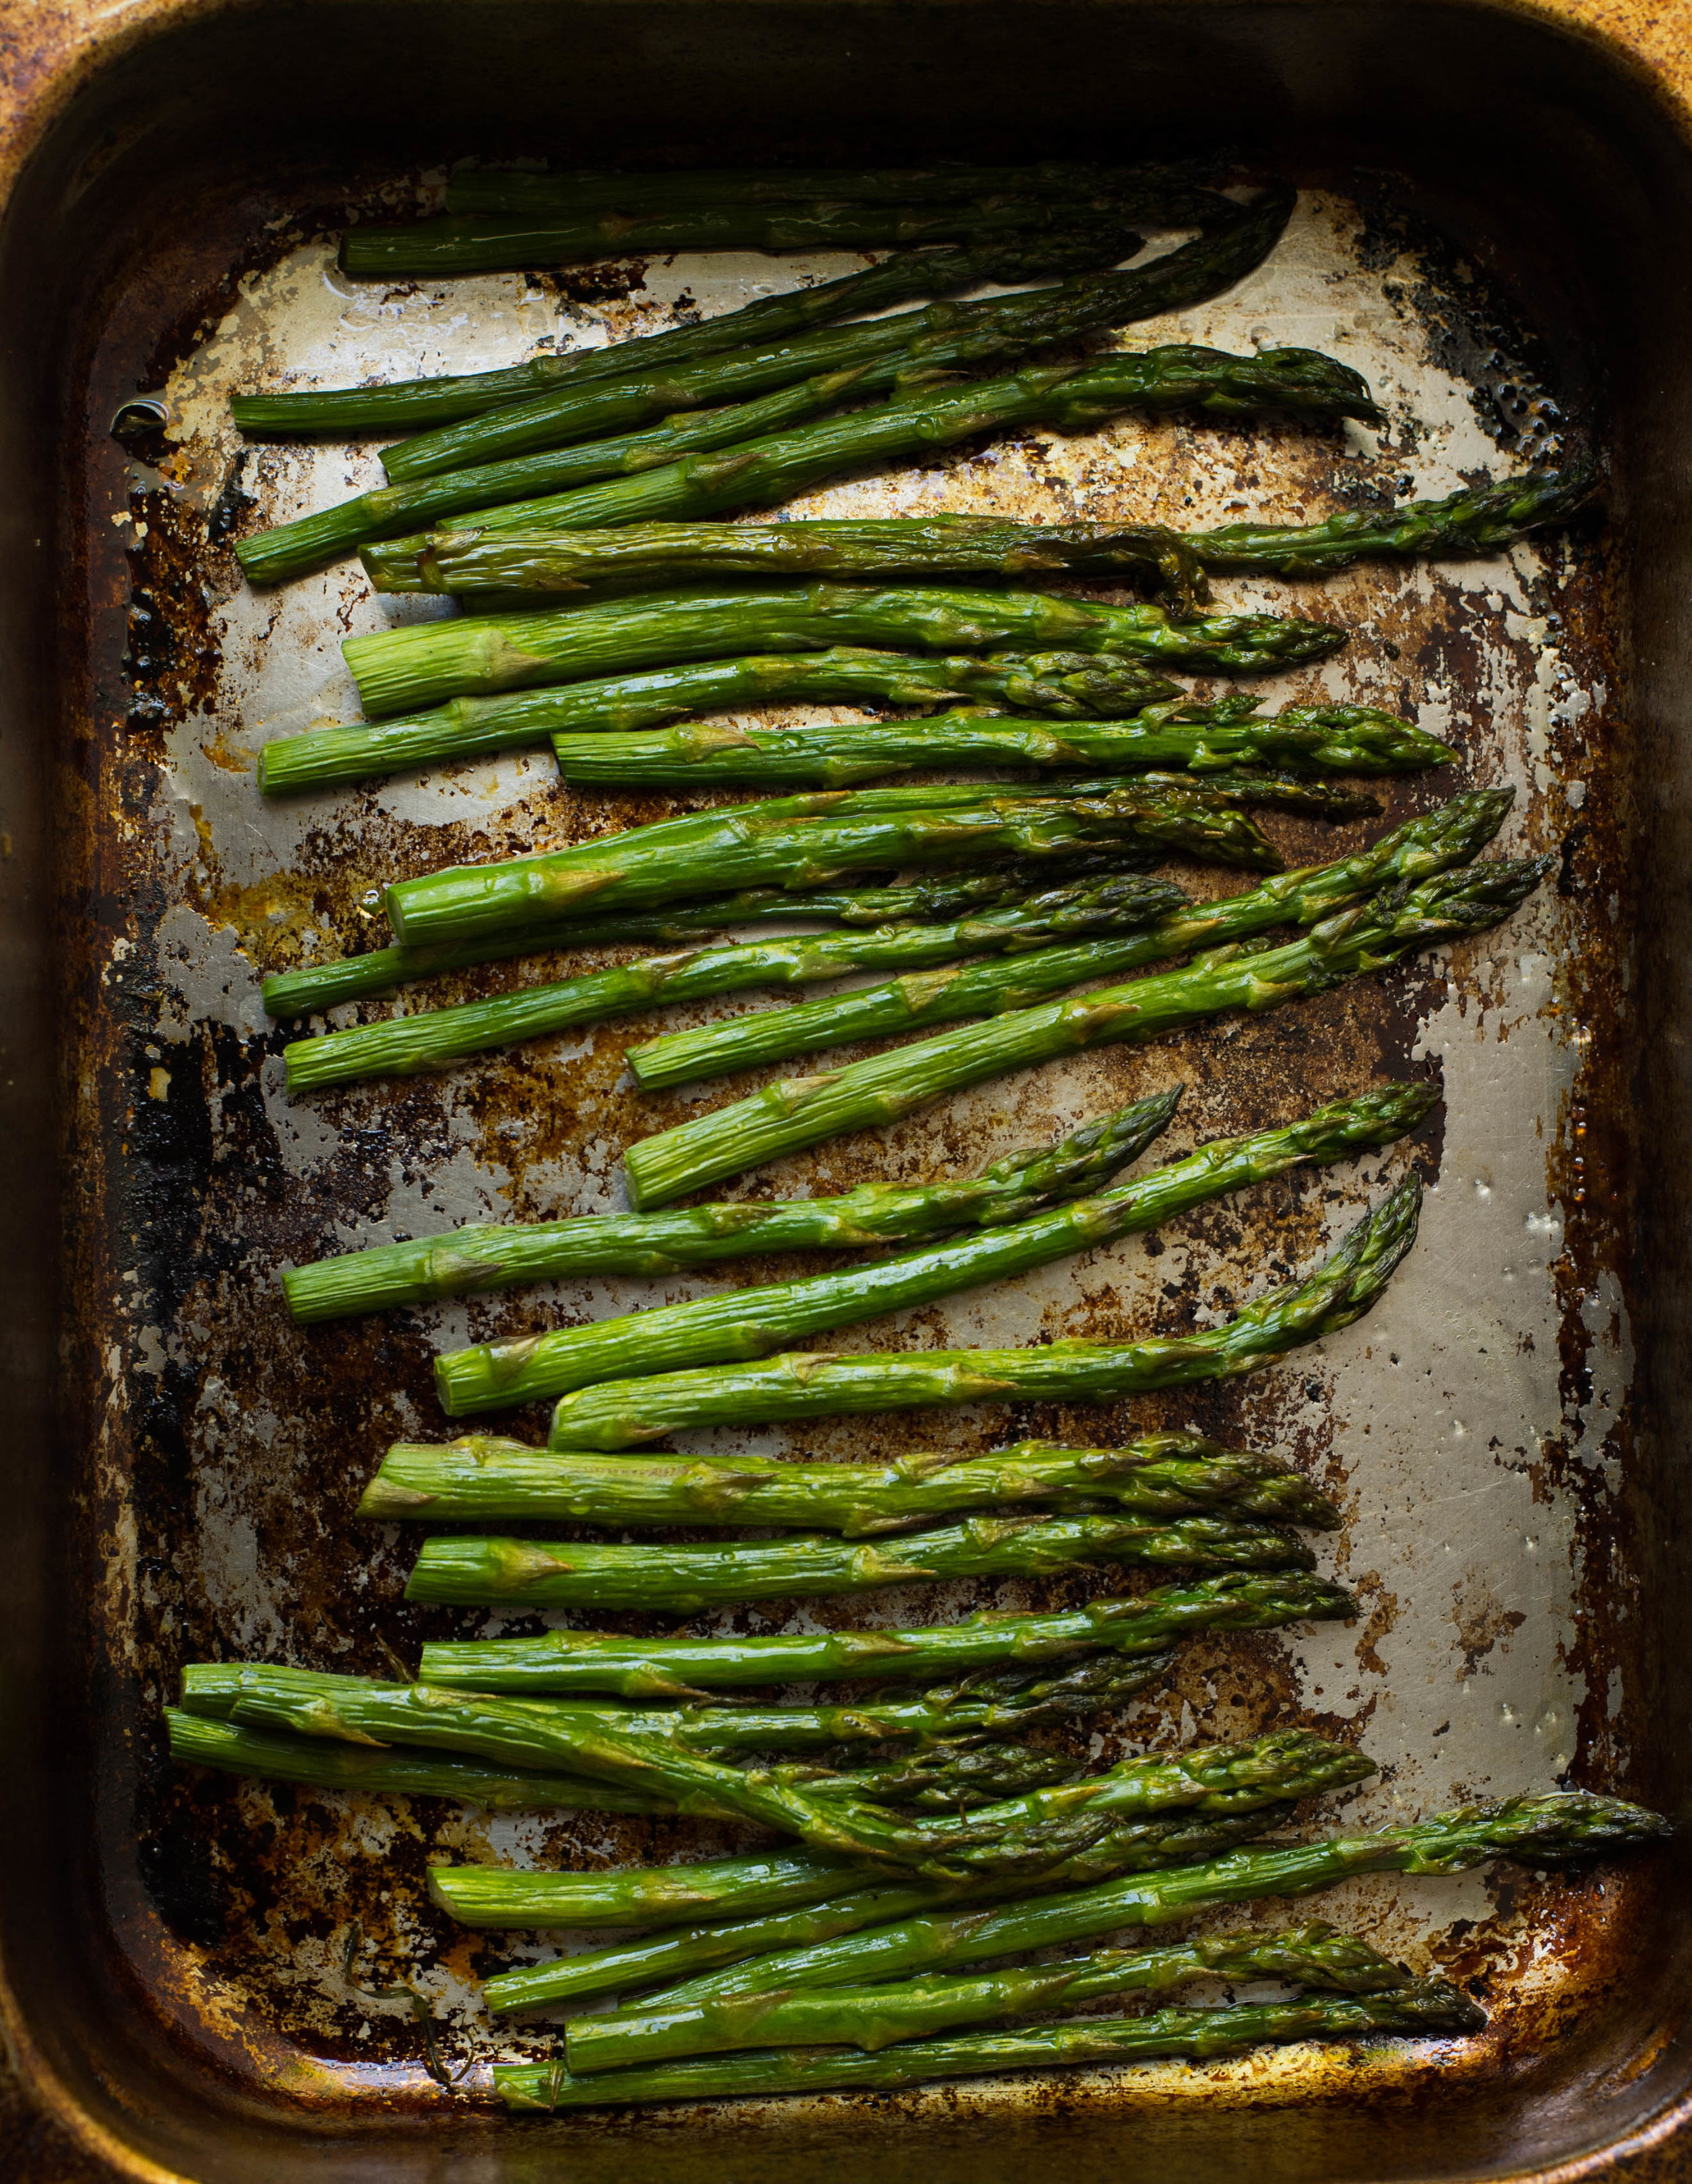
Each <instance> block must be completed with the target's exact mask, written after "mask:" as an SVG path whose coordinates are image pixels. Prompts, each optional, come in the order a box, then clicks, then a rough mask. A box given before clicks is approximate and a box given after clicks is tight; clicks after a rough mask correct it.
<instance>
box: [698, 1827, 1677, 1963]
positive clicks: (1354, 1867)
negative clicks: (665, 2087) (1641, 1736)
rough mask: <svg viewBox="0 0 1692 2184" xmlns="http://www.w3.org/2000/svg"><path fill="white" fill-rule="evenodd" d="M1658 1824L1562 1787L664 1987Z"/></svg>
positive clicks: (1542, 1856) (865, 1935)
mask: <svg viewBox="0 0 1692 2184" xmlns="http://www.w3.org/2000/svg"><path fill="white" fill-rule="evenodd" d="M1671 1832H1672V1830H1671V1828H1670V1825H1669V1823H1668V1822H1667V1821H1666V1820H1664V1819H1661V1818H1659V1816H1658V1815H1657V1814H1655V1813H1651V1812H1647V1811H1646V1810H1645V1808H1643V1807H1642V1806H1639V1805H1630V1804H1626V1803H1624V1802H1622V1801H1621V1800H1620V1799H1619V1798H1615V1797H1594V1796H1592V1795H1590V1794H1589V1793H1588V1792H1585V1791H1557V1792H1555V1793H1552V1794H1550V1795H1548V1796H1545V1797H1506V1798H1504V1799H1501V1800H1500V1801H1498V1802H1493V1803H1488V1804H1478V1805H1464V1806H1460V1807H1458V1808H1456V1809H1455V1811H1452V1812H1449V1813H1439V1814H1435V1815H1434V1816H1433V1818H1432V1819H1428V1820H1421V1821H1417V1822H1416V1823H1415V1824H1413V1825H1411V1826H1408V1827H1395V1828H1382V1829H1378V1830H1373V1831H1371V1832H1368V1833H1366V1834H1360V1835H1350V1836H1330V1837H1328V1838H1327V1839H1325V1840H1323V1841H1316V1842H1305V1843H1294V1844H1290V1845H1287V1846H1275V1847H1266V1848H1261V1849H1256V1848H1254V1849H1250V1850H1237V1851H1233V1852H1230V1853H1228V1854H1227V1856H1226V1857H1223V1858H1216V1859H1213V1860H1211V1861H1209V1862H1208V1863H1206V1864H1198V1865H1188V1866H1185V1867H1182V1868H1178V1869H1171V1870H1169V1871H1167V1872H1160V1873H1158V1874H1156V1875H1149V1876H1148V1877H1146V1878H1144V1879H1141V1878H1138V1877H1133V1878H1124V1879H1122V1880H1106V1881H1103V1882H1100V1883H1099V1884H1098V1885H1097V1886H1094V1887H1090V1888H1083V1889H1077V1890H1076V1891H1074V1892H1072V1893H1070V1894H1066V1895H1054V1896H1046V1897H1037V1898H1035V1899H1034V1900H1032V1902H1027V1903H1016V1904H1011V1905H1008V1906H1007V1907H1006V1908H1005V1909H1003V1910H999V1911H988V1912H987V1913H985V1914H981V1913H970V1912H965V1913H962V1914H939V1915H937V1916H932V1917H929V1918H916V1919H905V1920H903V1921H900V1922H899V1923H897V1924H892V1925H886V1926H882V1927H881V1928H879V1929H871V1930H870V1931H864V1932H860V1933H858V1934H855V1935H849V1936H843V1937H842V1938H841V1939H839V1940H838V1941H834V1942H822V1943H821V1944H819V1945H816V1946H814V1947H810V1948H807V1949H802V1950H793V1951H791V1952H788V1953H784V1954H781V1955H772V1956H767V1957H763V1958H751V1959H749V1960H748V1961H747V1962H745V1963H743V1964H735V1965H732V1966H730V1967H729V1968H727V1969H726V1970H723V1971H720V1972H716V1973H714V1974H709V1975H705V1976H704V1977H702V1978H699V1979H695V1980H692V1981H687V1983H686V1985H684V1986H680V1987H673V1988H671V1989H670V1990H669V1991H668V1992H666V1993H665V1995H664V1996H663V1997H661V1998H662V1999H663V2000H664V2001H665V2002H668V2003H687V2002H698V2001H702V2000H704V1997H706V1996H708V1995H728V1994H744V1993H768V1992H772V1991H774V1990H775V1989H776V1988H777V1987H788V1986H791V1987H813V1986H868V1985H871V1984H872V1983H874V1982H877V1981H883V1980H893V1979H899V1978H904V1977H907V1976H909V1975H910V1974H912V1973H915V1972H921V1971H924V1970H927V1969H929V1968H930V1967H932V1966H938V1965H942V1964H984V1963H988V1962H990V1961H991V1960H992V1959H993V1958H995V1957H1006V1956H1021V1955H1022V1954H1024V1953H1026V1952H1027V1951H1030V1950H1034V1949H1044V1948H1051V1947H1057V1946H1059V1945H1060V1944H1063V1943H1065V1942H1087V1941H1093V1940H1095V1939H1097V1938H1098V1937H1099V1936H1103V1935H1106V1934H1114V1933H1116V1932H1117V1931H1120V1930H1121V1929H1122V1928H1123V1927H1127V1926H1163V1925H1169V1924H1170V1923H1171V1922H1172V1920H1175V1919H1186V1918H1189V1917H1190V1916H1191V1915H1192V1914H1194V1912H1198V1911H1211V1910H1216V1909H1219V1908H1221V1907H1222V1905H1224V1904H1227V1903H1252V1902H1254V1901H1255V1900H1257V1899H1258V1898H1260V1897H1267V1896H1306V1895H1310V1894H1311V1893H1312V1892H1314V1891H1316V1890H1317V1889H1320V1888H1328V1887H1331V1886H1333V1884H1334V1883H1335V1882H1336V1881H1340V1880H1349V1879H1350V1878H1351V1877H1353V1876H1354V1875H1358V1874H1364V1873H1414V1874H1450V1873H1467V1872H1468V1871H1469V1870H1470V1869H1472V1868H1473V1867H1475V1866H1478V1865H1484V1864H1489V1862H1490V1861H1491V1860H1492V1859H1493V1858H1514V1859H1516V1860H1517V1862H1518V1863H1521V1864H1566V1863H1567V1862H1569V1861H1571V1860H1574V1859H1578V1858H1603V1857H1606V1856H1611V1855H1614V1854H1615V1853H1617V1852H1620V1851H1623V1850H1630V1849H1635V1848H1639V1847H1643V1846H1645V1845H1648V1844H1650V1843H1654V1842H1660V1841H1663V1840H1664V1839H1665V1838H1666V1837H1667V1836H1668V1835H1669V1834H1670V1833H1671Z"/></svg>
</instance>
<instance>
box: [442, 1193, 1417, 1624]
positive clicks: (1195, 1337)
mask: <svg viewBox="0 0 1692 2184" xmlns="http://www.w3.org/2000/svg"><path fill="white" fill-rule="evenodd" d="M1421 1190H1422V1186H1421V1184H1420V1182H1419V1181H1418V1180H1417V1178H1416V1177H1414V1176H1411V1177H1409V1178H1407V1179H1406V1180H1405V1182H1404V1183H1402V1184H1400V1185H1399V1187H1398V1189H1397V1190H1395V1191H1394V1192H1393V1194H1392V1195H1391V1196H1390V1197H1389V1198H1387V1199H1385V1200H1383V1202H1382V1203H1381V1205H1380V1206H1378V1207H1377V1208H1376V1209H1375V1211H1374V1212H1372V1213H1370V1214H1369V1215H1367V1216H1366V1217H1365V1218H1364V1219H1363V1220H1362V1221H1361V1222H1359V1223H1358V1224H1357V1226H1356V1227H1355V1229H1352V1231H1351V1232H1350V1234H1349V1235H1348V1236H1347V1237H1346V1238H1345V1239H1344V1241H1343V1242H1342V1243H1341V1244H1340V1245H1339V1248H1338V1249H1337V1250H1336V1251H1333V1252H1332V1253H1331V1254H1330V1255H1329V1256H1328V1257H1327V1259H1326V1260H1325V1261H1324V1262H1322V1265H1321V1266H1319V1267H1318V1268H1316V1272H1315V1273H1313V1274H1311V1275H1310V1276H1309V1277H1308V1278H1307V1279H1305V1281H1302V1282H1300V1283H1296V1284H1291V1285H1289V1286H1288V1287H1287V1288H1285V1289H1281V1290H1272V1291H1271V1292H1270V1294H1269V1295H1267V1296H1266V1297H1265V1298H1263V1299H1262V1300H1261V1301H1260V1302H1258V1303H1256V1304H1255V1305H1250V1306H1248V1307H1246V1309H1245V1310H1244V1312H1239V1313H1238V1314H1237V1315H1236V1316H1235V1317H1234V1318H1233V1319H1231V1320H1228V1321H1227V1322H1225V1323H1224V1324H1223V1325H1222V1326H1220V1327H1215V1328H1207V1329H1205V1330H1204V1331H1203V1332H1202V1333H1200V1334H1187V1335H1177V1336H1171V1337H1156V1336H1154V1337H1151V1338H1149V1339H1148V1340H1144V1341H1141V1342H1072V1341H1071V1342H1054V1343H1050V1344H1049V1345H1047V1346H1044V1347H1039V1348H1035V1349H1028V1350H928V1351H914V1352H913V1351H893V1352H891V1353H886V1354H878V1353H877V1352H875V1351H865V1352H862V1353H859V1354H854V1355H842V1354H839V1353H837V1352H833V1351H805V1350H800V1351H789V1352H788V1353H787V1354H786V1355H784V1356H782V1357H771V1358H766V1359H765V1360H764V1361H763V1362H760V1363H758V1364H749V1365H732V1366H731V1365H715V1366H710V1367H705V1368H699V1369H698V1370H696V1371H693V1372H688V1373H658V1374H655V1375H654V1377H653V1378H651V1379H644V1380H637V1379H629V1380H609V1381H606V1382H604V1383H603V1384H602V1385H600V1386H598V1387H596V1388H578V1389H576V1390H575V1391H574V1392H573V1393H572V1394H570V1395H568V1396H563V1397H561V1398H560V1399H559V1404H558V1407H557V1408H556V1409H555V1410H554V1412H553V1423H552V1434H551V1437H550V1441H549V1444H548V1445H549V1446H552V1447H554V1448H604V1449H615V1448H629V1447H638V1446H641V1445H642V1444H643V1442H646V1441H652V1440H660V1439H661V1438H662V1436H663V1435H665V1434H669V1433H676V1432H681V1431H684V1430H692V1429H698V1428H704V1427H707V1426H718V1425H740V1424H745V1423H747V1422H748V1421H749V1420H754V1419H755V1420H759V1421H765V1420H776V1419H785V1418H830V1417H834V1416H838V1415H839V1414H841V1413H843V1412H864V1411H892V1410H904V1409H908V1408H910V1407H916V1406H921V1405H933V1404H954V1403H976V1402H995V1401H997V1402H1018V1401H1033V1402H1040V1401H1055V1402H1103V1401H1115V1400H1116V1399H1118V1398H1120V1397H1122V1396H1129V1395H1138V1394H1141V1393H1143V1392H1144V1391H1146V1390H1150V1389H1153V1388H1169V1387H1182V1386H1186V1385H1188V1384H1189V1383H1191V1382H1192V1381H1194V1380H1210V1379H1220V1378H1222V1376H1224V1375H1226V1374H1231V1373H1249V1372H1250V1371H1252V1370H1253V1369H1254V1368H1255V1366H1256V1365H1257V1364H1258V1363H1259V1362H1265V1363H1267V1362H1272V1361H1273V1360H1274V1359H1276V1358H1277V1357H1280V1356H1281V1354H1282V1353H1283V1351H1287V1350H1289V1349H1293V1348H1295V1347H1297V1346H1300V1345H1301V1344H1303V1343H1305V1342H1314V1341H1316V1340H1318V1339H1319V1338H1320V1337H1321V1336H1322V1335H1324V1334H1333V1333H1334V1332H1335V1331H1336V1330H1337V1329H1340V1328H1342V1327H1349V1326H1350V1323H1351V1322H1352V1321H1353V1320H1354V1319H1358V1318H1361V1316H1362V1315H1363V1313H1364V1312H1366V1311H1367V1310H1368V1309H1369V1307H1370V1306H1371V1305H1372V1303H1373V1302H1374V1301H1375V1299H1376V1297H1377V1296H1378V1295H1379V1294H1380V1291H1381V1290H1383V1288H1384V1287H1385V1285H1386V1283H1387V1281H1388V1279H1389V1277H1390V1276H1391V1274H1392V1273H1393V1271H1394V1268H1396V1267H1397V1265H1398V1263H1399V1262H1400V1260H1401V1259H1402V1258H1403V1257H1404V1256H1405V1252H1407V1251H1409V1249H1410V1247H1411V1244H1413V1243H1414V1242H1415V1240H1416V1217H1417V1212H1418V1208H1419V1206H1420V1201H1421ZM433 1544H434V1546H435V1548H436V1550H437V1552H438V1548H439V1545H440V1543H439V1542H435V1543H433ZM425 1552H426V1554H427V1552H429V1551H428V1550H426V1551H425ZM863 1552H868V1551H867V1550H865V1551H863ZM420 1567H421V1566H420ZM412 1583H413V1585H414V1586H415V1585H416V1583H417V1577H416V1575H415V1574H414V1577H413V1580H412ZM412 1597H422V1595H421V1594H419V1593H415V1592H414V1593H413V1595H412ZM478 1597H479V1596H478Z"/></svg>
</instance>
